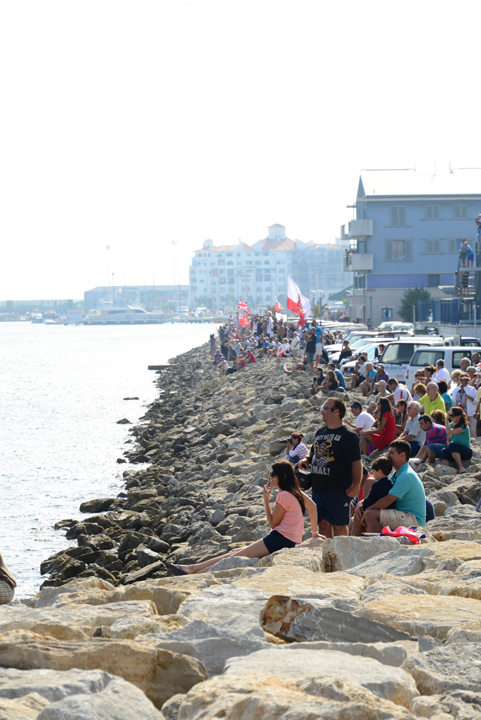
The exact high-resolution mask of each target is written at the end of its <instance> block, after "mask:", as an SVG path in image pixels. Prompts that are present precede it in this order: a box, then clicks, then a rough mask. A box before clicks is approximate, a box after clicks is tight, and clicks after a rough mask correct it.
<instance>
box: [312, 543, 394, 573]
mask: <svg viewBox="0 0 481 720" xmlns="http://www.w3.org/2000/svg"><path fill="white" fill-rule="evenodd" d="M398 549H399V542H398V541H397V540H396V539H395V538H391V537H371V538H363V537H335V538H333V539H332V540H325V541H324V543H323V545H322V557H323V563H324V570H325V572H335V571H337V570H350V569H351V568H353V567H356V565H361V563H364V562H366V560H370V559H371V558H373V557H376V556H378V555H382V554H383V553H388V552H391V551H395V550H398Z"/></svg>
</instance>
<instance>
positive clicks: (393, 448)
mask: <svg viewBox="0 0 481 720" xmlns="http://www.w3.org/2000/svg"><path fill="white" fill-rule="evenodd" d="M387 457H388V458H389V459H390V460H391V462H392V465H393V468H394V472H393V473H392V474H391V475H390V478H391V480H392V481H393V483H394V484H393V486H392V488H391V490H390V491H389V494H388V495H385V496H384V497H383V498H381V499H380V500H378V501H377V502H375V503H374V505H371V507H369V508H368V509H367V510H366V512H365V520H366V525H367V532H381V530H382V528H384V527H386V525H387V526H388V527H389V528H390V529H391V530H396V528H398V527H400V526H404V527H413V526H414V525H415V526H416V527H424V525H425V524H426V494H425V492H424V486H423V484H422V482H421V480H420V479H419V477H418V475H417V474H416V473H415V472H414V470H413V469H412V468H411V467H410V465H409V458H410V457H411V446H410V445H409V443H408V442H406V441H405V440H394V442H392V443H391V444H390V446H389V450H388V452H387Z"/></svg>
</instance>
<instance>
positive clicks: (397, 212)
mask: <svg viewBox="0 0 481 720" xmlns="http://www.w3.org/2000/svg"><path fill="white" fill-rule="evenodd" d="M391 225H392V226H393V227H405V225H406V208H405V207H404V206H403V205H394V206H393V207H392V208H391Z"/></svg>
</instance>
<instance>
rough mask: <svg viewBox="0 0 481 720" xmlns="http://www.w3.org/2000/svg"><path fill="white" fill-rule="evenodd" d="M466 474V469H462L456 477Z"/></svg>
mask: <svg viewBox="0 0 481 720" xmlns="http://www.w3.org/2000/svg"><path fill="white" fill-rule="evenodd" d="M465 472H466V468H463V469H462V470H458V475H464V473H465Z"/></svg>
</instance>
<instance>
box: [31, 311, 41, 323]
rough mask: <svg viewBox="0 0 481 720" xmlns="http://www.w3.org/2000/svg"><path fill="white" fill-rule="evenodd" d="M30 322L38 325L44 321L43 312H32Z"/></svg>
mask: <svg viewBox="0 0 481 720" xmlns="http://www.w3.org/2000/svg"><path fill="white" fill-rule="evenodd" d="M30 322H31V323H33V324H34V325H38V324H39V323H43V317H42V313H32V314H31V315H30Z"/></svg>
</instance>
